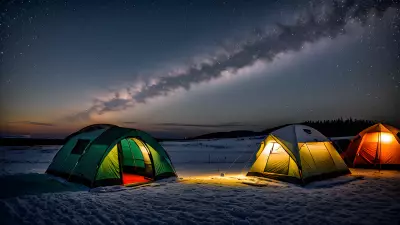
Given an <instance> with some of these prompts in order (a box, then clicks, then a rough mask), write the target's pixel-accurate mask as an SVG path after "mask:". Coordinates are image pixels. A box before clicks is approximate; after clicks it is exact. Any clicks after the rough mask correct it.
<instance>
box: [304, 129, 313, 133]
mask: <svg viewBox="0 0 400 225" xmlns="http://www.w3.org/2000/svg"><path fill="white" fill-rule="evenodd" d="M303 131H304V132H306V133H307V134H311V130H309V129H303Z"/></svg>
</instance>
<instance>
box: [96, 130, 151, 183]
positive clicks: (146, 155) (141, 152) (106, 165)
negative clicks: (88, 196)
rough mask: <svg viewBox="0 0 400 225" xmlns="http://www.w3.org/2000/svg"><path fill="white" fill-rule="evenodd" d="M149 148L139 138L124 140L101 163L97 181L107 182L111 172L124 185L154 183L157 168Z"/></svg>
mask: <svg viewBox="0 0 400 225" xmlns="http://www.w3.org/2000/svg"><path fill="white" fill-rule="evenodd" d="M149 147H150V146H148V145H146V143H145V142H144V141H142V140H140V139H139V138H135V137H129V138H124V139H122V140H121V141H120V142H118V143H117V144H116V145H114V146H113V148H112V150H111V151H110V152H109V153H108V154H107V155H106V156H105V157H104V159H103V161H102V162H101V163H100V168H99V171H98V173H97V177H96V180H105V179H104V178H105V177H107V173H110V171H111V172H113V173H114V175H115V174H117V175H118V176H117V179H120V180H121V183H122V184H124V185H130V184H136V183H143V182H149V181H152V180H153V179H154V177H155V168H154V163H153V157H152V154H151V151H150V149H149ZM110 164H112V166H111V167H110ZM113 170H114V171H113ZM104 173H105V174H104ZM106 179H107V178H106Z"/></svg>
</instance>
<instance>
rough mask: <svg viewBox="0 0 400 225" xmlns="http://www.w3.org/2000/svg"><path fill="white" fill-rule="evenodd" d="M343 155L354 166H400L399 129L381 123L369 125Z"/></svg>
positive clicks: (352, 141) (354, 139)
mask: <svg viewBox="0 0 400 225" xmlns="http://www.w3.org/2000/svg"><path fill="white" fill-rule="evenodd" d="M341 156H342V158H343V159H344V160H345V161H346V162H347V163H348V164H349V165H351V166H354V167H377V168H400V134H399V130H398V129H396V128H394V127H392V126H389V125H386V124H381V123H378V124H375V125H373V126H371V127H368V128H367V129H365V130H363V131H361V132H360V133H359V134H358V135H357V136H356V137H354V138H353V140H351V142H350V144H349V146H348V148H347V149H346V151H345V152H343V153H342V154H341Z"/></svg>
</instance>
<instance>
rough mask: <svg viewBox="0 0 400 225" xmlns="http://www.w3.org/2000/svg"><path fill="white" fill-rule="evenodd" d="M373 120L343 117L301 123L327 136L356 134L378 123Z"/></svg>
mask: <svg viewBox="0 0 400 225" xmlns="http://www.w3.org/2000/svg"><path fill="white" fill-rule="evenodd" d="M376 123H377V122H376V121H372V120H359V119H353V118H349V119H343V118H339V119H336V120H318V121H306V122H303V123H301V124H303V125H307V126H310V127H313V128H315V129H317V130H318V131H320V132H321V133H322V134H324V135H325V136H327V137H341V136H354V135H357V134H358V133H360V132H361V131H362V130H364V129H365V128H367V127H370V126H372V125H374V124H376Z"/></svg>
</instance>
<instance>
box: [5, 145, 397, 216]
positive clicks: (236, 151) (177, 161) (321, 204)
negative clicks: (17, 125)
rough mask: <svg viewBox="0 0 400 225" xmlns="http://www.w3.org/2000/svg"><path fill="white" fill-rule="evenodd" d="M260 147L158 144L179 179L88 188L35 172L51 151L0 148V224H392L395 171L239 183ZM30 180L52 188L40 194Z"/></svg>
mask: <svg viewBox="0 0 400 225" xmlns="http://www.w3.org/2000/svg"><path fill="white" fill-rule="evenodd" d="M260 141H261V139H260V138H240V139H224V140H210V141H207V140H201V141H190V142H165V143H163V146H164V147H165V149H166V150H167V151H168V153H169V154H170V156H171V158H172V161H173V163H174V166H175V169H176V170H177V172H178V175H179V178H177V179H175V178H171V179H165V180H161V181H158V182H154V183H151V184H149V185H147V186H141V187H123V186H113V187H104V188H103V187H100V188H95V189H91V190H90V189H88V188H86V187H83V186H80V185H75V184H71V183H68V182H65V181H63V180H62V179H57V178H54V177H51V176H48V175H44V174H43V173H44V171H45V170H46V168H47V166H48V165H49V164H50V162H51V160H52V158H53V156H54V155H55V153H56V152H57V150H58V148H59V146H47V147H32V148H30V149H26V148H22V147H21V148H18V147H13V148H4V147H3V148H1V149H0V186H2V187H1V191H0V193H1V194H0V224H399V223H400V216H399V213H400V172H399V171H381V172H379V171H376V170H362V169H352V173H353V175H352V176H344V177H339V178H335V179H331V180H325V181H320V182H314V183H311V184H309V185H307V186H306V187H299V186H296V185H293V184H288V183H284V182H278V181H272V180H268V179H261V178H252V177H245V176H243V175H245V174H246V172H247V169H248V168H249V166H250V165H251V163H252V162H253V160H254V153H255V151H257V147H258V143H259V142H260ZM221 173H224V177H221V176H220V174H221ZM16 177H22V178H24V179H26V182H25V183H23V187H18V188H16V187H15V186H13V179H16ZM18 179H19V178H18ZM38 181H40V182H43V183H44V184H46V185H47V186H49V185H53V184H54V185H55V184H57V185H59V186H57V188H53V189H52V188H48V187H46V188H43V190H45V191H43V190H42V191H40V190H38V189H37V183H38ZM55 186H56V185H55ZM11 189H12V190H11ZM14 189H23V190H25V191H26V192H24V193H25V194H19V195H18V193H21V192H19V191H17V190H14Z"/></svg>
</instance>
